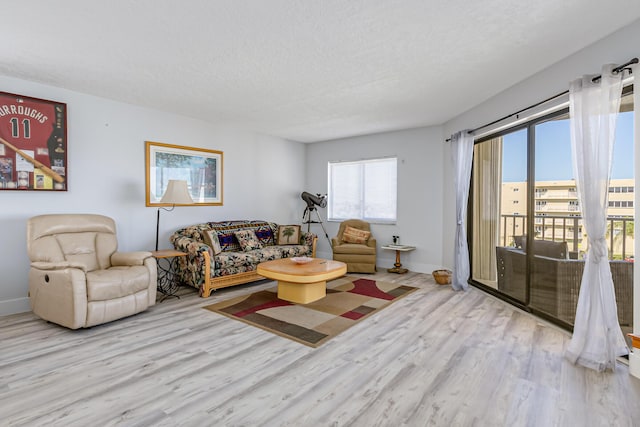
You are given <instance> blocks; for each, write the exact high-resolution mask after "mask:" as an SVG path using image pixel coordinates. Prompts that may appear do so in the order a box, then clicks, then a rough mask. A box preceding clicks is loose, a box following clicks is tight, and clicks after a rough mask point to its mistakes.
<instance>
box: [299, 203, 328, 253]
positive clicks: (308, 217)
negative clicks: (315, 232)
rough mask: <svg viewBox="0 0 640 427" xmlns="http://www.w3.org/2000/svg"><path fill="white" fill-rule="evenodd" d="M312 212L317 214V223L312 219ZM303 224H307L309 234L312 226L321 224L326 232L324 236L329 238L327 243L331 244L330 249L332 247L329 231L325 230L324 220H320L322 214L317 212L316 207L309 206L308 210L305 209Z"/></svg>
mask: <svg viewBox="0 0 640 427" xmlns="http://www.w3.org/2000/svg"><path fill="white" fill-rule="evenodd" d="M311 212H315V213H316V218H317V221H314V220H312V219H311ZM302 223H303V224H307V233H309V232H310V229H311V224H320V227H322V231H324V236H325V237H326V238H327V241H328V242H329V247H331V239H329V235H328V234H327V230H325V229H324V224H323V223H322V219H320V214H319V213H318V211H317V210H316V208H315V206H314V207H309V206H307V207H306V208H304V213H303V214H302Z"/></svg>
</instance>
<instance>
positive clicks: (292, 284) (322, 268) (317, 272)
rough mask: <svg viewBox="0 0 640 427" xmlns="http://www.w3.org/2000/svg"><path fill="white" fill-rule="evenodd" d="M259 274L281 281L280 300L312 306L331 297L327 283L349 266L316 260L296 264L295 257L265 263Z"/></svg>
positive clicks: (345, 270)
mask: <svg viewBox="0 0 640 427" xmlns="http://www.w3.org/2000/svg"><path fill="white" fill-rule="evenodd" d="M256 272H257V273H258V274H259V275H261V276H264V277H266V278H268V279H273V280H277V281H278V298H280V299H283V300H286V301H291V302H296V303H298V304H308V303H310V302H313V301H317V300H319V299H321V298H323V297H324V296H325V295H327V280H332V279H336V278H338V277H340V276H344V275H345V274H346V273H347V264H345V263H344V262H340V261H332V260H328V259H321V258H314V259H313V261H311V262H308V263H306V264H296V263H295V262H293V261H291V258H282V259H275V260H273V261H267V262H261V263H260V264H258V269H257V271H256Z"/></svg>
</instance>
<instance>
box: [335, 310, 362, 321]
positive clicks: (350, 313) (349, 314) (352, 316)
mask: <svg viewBox="0 0 640 427" xmlns="http://www.w3.org/2000/svg"><path fill="white" fill-rule="evenodd" d="M362 316H364V313H358V312H357V311H347V312H346V313H342V314H341V315H340V317H346V318H347V319H351V320H358V319H359V318H361V317H362Z"/></svg>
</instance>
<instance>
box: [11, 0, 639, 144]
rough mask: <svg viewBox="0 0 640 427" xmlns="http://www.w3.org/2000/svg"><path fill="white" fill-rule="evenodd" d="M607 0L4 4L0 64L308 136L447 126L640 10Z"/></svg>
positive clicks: (78, 87) (213, 118)
mask: <svg viewBox="0 0 640 427" xmlns="http://www.w3.org/2000/svg"><path fill="white" fill-rule="evenodd" d="M604 5H605V2H602V1H601V0H536V1H528V2H525V1H514V0H475V1H470V0H449V1H445V0H441V1H434V0H404V1H401V0H340V1H335V0H307V1H303V0H269V1H267V0H244V1H243V0H185V1H180V2H178V1H175V0H171V1H169V0H113V1H102V2H97V1H86V0H66V1H62V2H61V1H51V0H14V1H9V0H3V1H2V8H1V10H2V14H3V20H2V25H0V40H1V42H0V75H6V76H11V77H17V78H21V79H25V80H31V81H35V82H41V83H45V84H48V85H53V86H58V87H63V88H67V89H71V90H74V91H78V92H83V93H88V94H92V95H97V96H101V97H105V98H110V99H115V100H119V101H124V102H127V103H131V104H137V105H142V106H146V107H150V108H155V109H159V110H164V111H169V112H174V113H178V114H182V115H185V116H190V117H195V118H199V119H203V120H206V121H209V122H212V123H217V124H224V125H231V126H234V127H240V128H244V129H250V130H253V131H257V132H261V133H266V134H270V135H276V136H280V137H284V138H288V139H292V140H296V141H303V142H313V141H320V140H326V139H334V138H340V137H345V136H352V135H361V134H368V133H375V132H382V131H389V130H396V129H403V128H410V127H418V126H428V125H434V124H441V123H443V122H445V121H447V120H449V119H451V118H453V117H455V116H456V115H458V114H460V113H462V112H464V111H465V110H467V109H469V108H471V107H473V106H474V105H477V104H479V103H481V102H482V101H484V100H486V99H487V98H489V97H490V96H492V95H494V94H496V93H498V92H500V91H502V90H504V89H506V88H508V87H509V86H511V85H513V84H515V83H517V82H518V81H521V80H523V79H525V78H526V77H528V76H530V75H532V74H535V73H536V72H537V71H539V70H541V69H543V68H545V67H547V66H549V65H551V64H553V63H554V62H557V61H558V60H560V59H562V58H564V57H566V56H568V55H570V54H572V53H574V52H576V51H578V50H579V49H581V48H583V47H585V46H587V45H589V44H591V43H593V42H594V41H596V40H598V39H600V38H602V37H604V36H606V35H608V34H610V33H612V32H614V31H615V30H617V29H619V28H621V27H623V26H624V25H626V24H629V23H631V22H632V21H634V20H635V19H637V18H638V17H640V1H638V0H609V1H608V2H606V7H604ZM10 89H11V88H0V90H7V91H10Z"/></svg>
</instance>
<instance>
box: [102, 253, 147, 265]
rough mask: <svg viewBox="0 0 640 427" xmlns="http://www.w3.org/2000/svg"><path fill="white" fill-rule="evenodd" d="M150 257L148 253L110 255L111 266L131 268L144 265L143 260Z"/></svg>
mask: <svg viewBox="0 0 640 427" xmlns="http://www.w3.org/2000/svg"><path fill="white" fill-rule="evenodd" d="M149 257H151V252H149V251H137V252H115V253H114V254H113V255H111V265H114V266H132V265H144V260H145V259H147V258H149Z"/></svg>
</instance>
